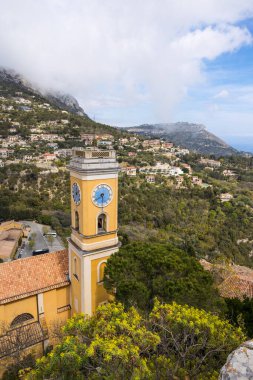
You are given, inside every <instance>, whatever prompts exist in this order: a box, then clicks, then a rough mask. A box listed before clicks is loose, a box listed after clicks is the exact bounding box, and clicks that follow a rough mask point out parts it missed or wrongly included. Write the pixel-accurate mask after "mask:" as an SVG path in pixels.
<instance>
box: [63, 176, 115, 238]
mask: <svg viewBox="0 0 253 380" xmlns="http://www.w3.org/2000/svg"><path fill="white" fill-rule="evenodd" d="M75 182H76V183H77V184H78V185H79V187H80V189H81V203H80V205H78V206H77V205H76V204H75V203H74V201H73V198H72V197H71V210H72V225H73V226H74V225H75V223H74V221H75V211H77V212H78V214H79V230H80V232H81V233H82V234H83V235H86V236H89V235H95V234H96V233H97V217H98V215H99V214H101V212H102V209H101V208H100V207H97V206H95V205H94V204H93V202H92V193H93V190H94V188H95V187H96V186H98V185H100V184H103V183H105V184H107V185H109V186H110V187H111V188H112V191H113V199H112V201H111V203H110V204H109V205H108V206H106V207H104V209H103V212H104V213H105V214H108V231H115V230H116V229H117V223H118V221H117V205H118V179H117V178H109V179H103V178H101V179H96V180H89V181H85V180H80V179H79V178H76V177H73V176H72V177H71V191H72V185H73V183H75ZM84 212H85V215H84Z"/></svg>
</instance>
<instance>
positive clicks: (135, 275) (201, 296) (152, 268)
mask: <svg viewBox="0 0 253 380" xmlns="http://www.w3.org/2000/svg"><path fill="white" fill-rule="evenodd" d="M104 284H105V287H106V289H107V290H108V291H110V292H112V293H114V292H115V289H116V300H118V301H120V302H122V303H124V304H125V305H126V306H127V307H130V306H136V307H138V308H139V309H142V310H151V309H152V307H153V300H154V298H155V297H158V298H159V299H160V300H162V301H164V302H171V301H176V302H179V303H182V304H185V303H186V304H189V305H192V306H196V307H201V308H204V309H206V310H220V309H222V308H223V306H224V302H223V301H222V299H221V298H220V297H219V295H218V292H217V290H216V289H215V287H214V285H213V279H212V277H211V275H210V274H209V273H207V272H206V271H205V270H204V269H203V268H202V266H201V265H200V264H199V263H198V261H197V260H196V259H195V258H193V257H190V256H189V255H188V254H186V253H185V252H184V251H182V250H180V249H178V248H175V247H174V246H172V245H170V244H158V243H133V244H129V245H126V246H124V247H122V248H120V250H119V252H118V253H116V254H114V255H113V256H111V257H110V259H109V260H108V262H107V266H106V269H105V279H104Z"/></svg>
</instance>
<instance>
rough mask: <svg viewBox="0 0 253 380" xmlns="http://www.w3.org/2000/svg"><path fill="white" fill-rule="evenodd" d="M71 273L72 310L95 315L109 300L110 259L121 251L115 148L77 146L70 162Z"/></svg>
mask: <svg viewBox="0 0 253 380" xmlns="http://www.w3.org/2000/svg"><path fill="white" fill-rule="evenodd" d="M69 169H70V180H71V226H72V233H71V237H70V239H69V275H70V280H71V307H72V312H73V313H85V314H89V315H91V314H93V313H94V311H95V310H96V308H97V306H99V305H100V304H102V303H104V302H107V301H108V300H109V297H110V296H109V295H108V293H107V292H106V290H105V289H104V287H103V277H104V267H105V264H106V261H107V259H108V258H109V257H110V256H111V255H112V254H113V253H115V252H117V251H118V245H119V244H118V237H117V228H118V220H117V218H118V170H119V168H118V163H117V161H116V153H115V151H114V150H99V149H97V148H86V149H83V148H75V149H74V150H73V156H72V159H71V161H70V164H69Z"/></svg>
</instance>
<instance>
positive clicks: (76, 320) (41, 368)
mask: <svg viewBox="0 0 253 380" xmlns="http://www.w3.org/2000/svg"><path fill="white" fill-rule="evenodd" d="M64 334H65V336H64V338H63V341H62V342H61V343H60V344H58V345H57V346H56V347H55V348H54V349H53V351H52V352H51V353H50V354H49V355H48V356H46V357H43V358H41V359H39V360H38V361H37V368H36V369H35V370H32V371H31V372H30V374H29V375H28V376H27V377H26V378H27V379H29V380H40V379H43V378H50V379H61V380H78V379H108V380H109V379H115V380H117V379H130V378H135V379H144V378H146V377H148V376H149V375H150V370H149V368H148V365H147V360H146V358H145V353H146V352H149V351H150V352H152V350H154V349H155V348H156V346H157V344H158V343H159V341H160V339H159V336H158V335H157V334H155V333H153V332H151V331H148V329H147V328H146V327H145V325H144V321H143V319H142V318H141V316H140V315H139V314H138V312H137V311H136V310H135V309H134V308H131V309H130V310H129V311H128V312H125V311H124V308H123V305H120V304H108V305H105V306H101V307H99V308H98V310H97V312H96V314H95V315H94V316H93V317H91V318H89V317H87V316H85V317H84V316H83V315H78V316H75V317H73V318H71V319H69V320H68V321H67V324H66V325H65V327H64Z"/></svg>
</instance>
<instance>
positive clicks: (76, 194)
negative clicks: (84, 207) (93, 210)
mask: <svg viewBox="0 0 253 380" xmlns="http://www.w3.org/2000/svg"><path fill="white" fill-rule="evenodd" d="M72 197H73V200H74V202H75V204H76V205H79V204H80V202H81V190H80V187H79V185H78V184H77V183H76V182H75V183H73V185H72Z"/></svg>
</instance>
